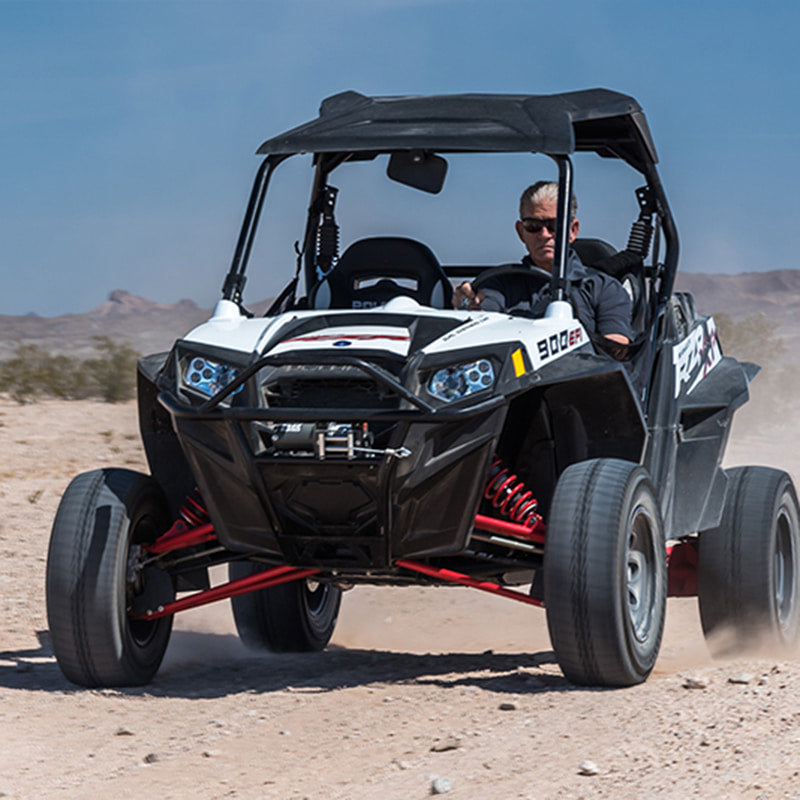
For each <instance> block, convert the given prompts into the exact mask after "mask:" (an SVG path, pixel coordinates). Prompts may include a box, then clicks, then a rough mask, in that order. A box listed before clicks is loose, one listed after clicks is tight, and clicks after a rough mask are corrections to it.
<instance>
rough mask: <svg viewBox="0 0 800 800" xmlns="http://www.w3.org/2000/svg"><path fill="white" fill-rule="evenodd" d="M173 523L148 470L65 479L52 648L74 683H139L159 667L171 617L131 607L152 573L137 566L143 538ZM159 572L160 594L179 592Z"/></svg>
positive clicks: (50, 608)
mask: <svg viewBox="0 0 800 800" xmlns="http://www.w3.org/2000/svg"><path fill="white" fill-rule="evenodd" d="M168 527H169V510H168V507H167V503H166V500H165V499H164V496H163V494H162V492H161V489H160V488H159V486H158V484H157V483H156V482H155V481H154V480H153V479H152V478H150V477H149V476H147V475H142V474H140V473H137V472H131V471H130V470H125V469H104V470H95V471H94V472H86V473H83V474H82V475H78V476H77V477H76V478H75V479H74V480H73V481H72V482H71V483H70V485H69V486H68V487H67V490H66V491H65V492H64V496H63V497H62V498H61V504H60V505H59V508H58V512H57V514H56V518H55V521H54V523H53V530H52V533H51V536H50V547H49V551H48V555H47V579H46V593H47V618H48V622H49V626H50V634H51V636H52V640H53V650H54V652H55V656H56V659H57V661H58V665H59V667H60V668H61V671H62V672H63V673H64V675H65V676H66V677H67V678H68V679H69V680H70V681H72V682H73V683H77V684H78V685H80V686H87V687H95V686H140V685H142V684H146V683H149V681H150V680H151V679H152V678H153V676H154V675H155V673H156V671H157V670H158V668H159V666H160V664H161V659H162V658H163V657H164V652H165V650H166V649H167V643H168V642H169V635H170V631H171V629H172V617H164V618H162V619H159V620H154V621H152V622H148V621H146V620H139V619H135V618H133V617H131V616H129V613H128V612H129V609H130V606H131V604H132V603H133V602H134V600H135V597H136V596H137V595H138V594H141V592H142V591H143V590H144V584H145V579H146V578H147V572H146V571H144V572H142V571H141V570H137V569H136V561H137V554H138V553H139V552H140V547H139V546H140V545H143V544H148V543H150V542H153V541H155V539H156V538H157V537H158V536H159V535H161V534H162V533H163V532H164V531H165V530H166V529H167V528H168ZM153 569H155V568H153ZM157 572H158V573H159V574H158V575H156V576H153V578H152V581H153V583H157V584H158V586H159V591H160V593H161V594H160V596H161V597H162V598H163V599H172V598H174V590H173V589H172V583H171V580H170V579H169V576H167V575H166V574H164V573H162V572H161V571H160V570H157ZM164 586H166V592H167V597H164V594H163V593H164Z"/></svg>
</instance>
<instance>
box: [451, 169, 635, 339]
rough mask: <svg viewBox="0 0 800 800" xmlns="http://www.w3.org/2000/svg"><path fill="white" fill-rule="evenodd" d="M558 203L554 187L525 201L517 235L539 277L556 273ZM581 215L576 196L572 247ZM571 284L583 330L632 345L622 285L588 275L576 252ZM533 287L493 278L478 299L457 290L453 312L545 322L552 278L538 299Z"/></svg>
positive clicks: (468, 288)
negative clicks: (517, 315)
mask: <svg viewBox="0 0 800 800" xmlns="http://www.w3.org/2000/svg"><path fill="white" fill-rule="evenodd" d="M557 203H558V184H557V183H554V182H552V181H538V182H537V183H534V184H533V185H532V186H529V187H528V188H527V189H525V191H524V192H523V193H522V197H521V198H520V203H519V216H520V218H519V219H518V220H517V222H516V229H517V235H518V236H519V238H520V239H521V240H522V243H523V244H524V245H525V248H526V249H527V251H528V254H527V255H526V256H525V257H524V258H523V259H522V266H523V267H527V268H529V269H531V270H532V271H533V272H534V273H536V272H537V271H541V270H544V272H545V273H548V274H549V273H551V272H552V271H553V255H554V252H555V230H556V206H557ZM577 210H578V202H577V200H576V199H575V195H573V196H572V222H571V223H570V229H569V241H570V243H572V242H574V241H575V238H576V237H577V236H578V229H579V227H580V223H579V222H578V220H577V219H576V217H575V215H576V213H577ZM537 268H538V270H537ZM567 280H568V281H569V282H570V284H571V285H570V292H569V298H568V299H569V300H570V301H571V303H572V307H573V309H574V311H575V316H576V317H577V318H578V319H579V320H580V322H581V324H582V325H583V327H584V328H586V330H587V331H590V332H592V333H598V334H601V335H602V336H605V337H606V338H607V339H610V340H612V341H614V342H618V343H619V344H628V343H629V342H630V340H631V330H630V319H631V300H630V297H629V296H628V293H627V292H626V291H625V289H624V288H623V287H622V284H621V283H620V282H619V281H618V280H616V279H615V278H612V277H611V276H610V275H606V274H605V273H602V272H597V271H595V270H590V269H587V268H586V267H585V266H584V265H583V264H582V263H581V260H580V259H579V258H578V255H577V253H575V251H574V250H572V249H571V248H570V251H569V254H568V257H567ZM531 285H532V282H531V281H528V280H525V279H524V278H522V277H519V276H515V275H506V276H499V277H497V278H489V279H488V280H487V281H486V283H485V284H484V286H483V288H482V289H479V290H478V292H477V294H476V293H475V292H474V291H473V289H472V285H471V284H470V283H467V282H465V283H462V284H461V285H460V286H458V287H456V289H455V291H454V293H453V306H454V307H455V308H469V309H478V308H480V309H483V310H484V311H522V312H528V313H530V314H531V315H532V316H534V317H541V316H542V315H543V314H544V312H545V309H546V308H547V305H548V304H549V302H550V283H549V280H547V275H545V274H542V287H541V288H540V289H538V290H535V291H533V293H531Z"/></svg>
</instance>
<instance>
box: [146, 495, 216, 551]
mask: <svg viewBox="0 0 800 800" xmlns="http://www.w3.org/2000/svg"><path fill="white" fill-rule="evenodd" d="M215 538H216V534H215V533H214V526H213V525H212V524H211V517H210V516H209V514H208V511H207V510H206V506H205V503H204V502H203V498H202V496H201V495H200V490H199V489H198V488H195V489H194V491H192V492H191V493H190V494H188V495H186V499H185V500H184V501H183V505H182V506H181V507H180V509H178V519H176V520H175V522H173V523H172V527H171V528H170V529H169V530H168V531H167V532H166V533H163V534H162V535H161V536H159V537H158V539H156V541H155V542H153V543H152V544H149V545H146V546H145V549H146V550H147V551H148V552H150V553H169V552H170V551H172V550H178V549H180V548H181V547H190V546H192V545H196V544H202V543H203V542H207V541H210V540H211V539H215Z"/></svg>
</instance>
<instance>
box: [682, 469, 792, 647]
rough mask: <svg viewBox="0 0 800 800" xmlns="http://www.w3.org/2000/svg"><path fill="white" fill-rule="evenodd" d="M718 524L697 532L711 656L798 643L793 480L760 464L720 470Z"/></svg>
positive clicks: (702, 613)
mask: <svg viewBox="0 0 800 800" xmlns="http://www.w3.org/2000/svg"><path fill="white" fill-rule="evenodd" d="M726 474H727V476H728V490H727V493H726V496H725V507H724V509H723V512H722V519H721V521H720V525H719V527H718V528H715V529H713V530H710V531H704V532H703V533H702V534H701V535H700V541H699V548H698V565H697V569H698V573H697V595H698V604H699V608H700V621H701V623H702V626H703V633H704V634H705V636H706V639H707V642H708V646H709V649H710V650H711V653H712V655H715V656H725V655H735V654H737V653H741V652H746V651H747V650H752V649H753V648H755V647H760V646H764V645H766V646H767V647H771V648H774V649H777V650H778V651H783V652H791V651H793V650H794V649H795V648H796V647H797V645H798V642H799V641H800V588H799V587H798V575H799V574H800V511H798V502H797V494H796V492H795V488H794V485H793V483H792V479H791V478H790V477H789V476H788V475H787V474H786V473H785V472H782V471H780V470H776V469H769V468H767V467H737V468H736V469H730V470H726Z"/></svg>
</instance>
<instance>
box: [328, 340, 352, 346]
mask: <svg viewBox="0 0 800 800" xmlns="http://www.w3.org/2000/svg"><path fill="white" fill-rule="evenodd" d="M351 344H353V343H352V342H348V341H347V339H339V341H338V342H334V343H333V346H334V347H350V345H351Z"/></svg>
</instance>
